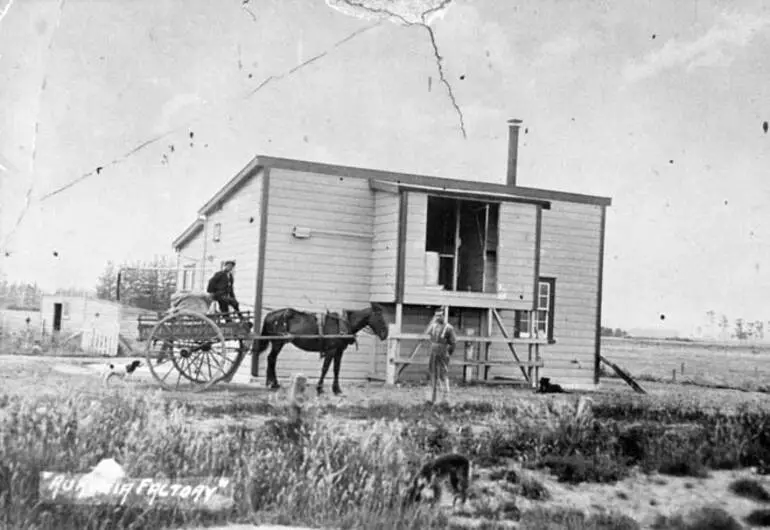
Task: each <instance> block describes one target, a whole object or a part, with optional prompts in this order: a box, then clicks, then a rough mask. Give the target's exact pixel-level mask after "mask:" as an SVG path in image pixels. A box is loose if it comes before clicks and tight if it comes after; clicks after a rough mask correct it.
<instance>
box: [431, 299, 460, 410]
mask: <svg viewBox="0 0 770 530" xmlns="http://www.w3.org/2000/svg"><path fill="white" fill-rule="evenodd" d="M427 332H428V335H429V336H430V337H429V340H430V360H429V362H428V370H429V371H430V378H431V380H430V382H431V394H430V396H431V397H430V398H429V399H430V401H431V403H435V402H436V387H437V386H438V385H439V384H441V385H442V393H443V394H444V399H445V400H448V399H449V358H450V356H451V355H452V354H453V353H454V351H455V345H456V344H457V335H456V334H455V328H454V326H452V324H450V323H449V322H447V319H446V315H445V309H444V308H443V307H442V308H439V309H438V310H437V311H436V312H435V314H434V315H433V319H432V320H431V323H430V325H429V326H428V331H427Z"/></svg>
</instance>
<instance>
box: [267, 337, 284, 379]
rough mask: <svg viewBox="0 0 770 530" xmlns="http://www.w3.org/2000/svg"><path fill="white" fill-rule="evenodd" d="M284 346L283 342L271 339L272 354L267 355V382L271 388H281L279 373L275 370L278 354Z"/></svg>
mask: <svg viewBox="0 0 770 530" xmlns="http://www.w3.org/2000/svg"><path fill="white" fill-rule="evenodd" d="M281 348H283V343H282V342H278V341H271V343H270V355H268V356H267V382H266V386H267V387H268V388H270V389H273V390H276V389H278V388H281V385H280V384H279V383H278V375H277V374H276V371H275V365H276V361H277V360H278V354H279V353H280V352H281Z"/></svg>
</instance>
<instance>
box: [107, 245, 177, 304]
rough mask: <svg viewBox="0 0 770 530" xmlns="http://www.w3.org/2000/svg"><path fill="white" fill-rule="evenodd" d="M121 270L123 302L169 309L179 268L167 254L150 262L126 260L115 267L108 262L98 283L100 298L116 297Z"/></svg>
mask: <svg viewBox="0 0 770 530" xmlns="http://www.w3.org/2000/svg"><path fill="white" fill-rule="evenodd" d="M118 270H120V271H121V281H120V301H121V302H124V303H126V304H129V305H133V306H136V307H141V308H143V309H152V310H163V309H167V308H168V307H169V305H170V302H171V295H172V294H173V293H174V291H175V290H176V271H175V270H174V267H173V262H172V260H171V259H169V258H167V257H156V258H155V259H154V260H152V261H149V262H142V261H135V262H125V263H123V264H122V265H121V266H119V267H118V266H116V265H115V263H113V262H107V265H106V266H105V270H104V272H102V274H101V275H100V276H99V278H98V280H97V283H96V293H97V297H99V298H101V299H103V300H113V301H114V300H116V299H117V288H118V285H117V280H118Z"/></svg>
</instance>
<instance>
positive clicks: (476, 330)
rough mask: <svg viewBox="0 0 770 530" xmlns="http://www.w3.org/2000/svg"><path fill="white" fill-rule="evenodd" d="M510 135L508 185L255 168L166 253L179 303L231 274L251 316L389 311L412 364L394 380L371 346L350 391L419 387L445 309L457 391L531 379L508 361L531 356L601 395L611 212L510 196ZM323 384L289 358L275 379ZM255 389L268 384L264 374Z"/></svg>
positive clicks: (575, 201) (306, 365)
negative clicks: (377, 307) (436, 320)
mask: <svg viewBox="0 0 770 530" xmlns="http://www.w3.org/2000/svg"><path fill="white" fill-rule="evenodd" d="M509 123H510V136H509V138H510V141H509V162H508V171H507V179H506V183H505V184H491V183H483V182H474V181H469V180H459V179H446V178H438V177H429V176H421V175H410V174H402V173H393V172H388V171H379V170H371V169H362V168H354V167H343V166H333V165H327V164H321V163H316V162H307V161H300V160H290V159H282V158H272V157H265V156H257V157H256V158H254V159H253V160H252V161H251V162H250V163H249V164H248V165H247V166H246V167H245V168H243V169H242V170H241V171H240V172H239V173H238V174H237V175H235V177H233V178H232V179H231V180H230V181H229V182H228V183H227V184H226V185H225V186H224V187H223V188H222V189H221V190H220V191H219V192H217V193H216V195H214V197H212V198H211V199H210V200H209V201H208V202H207V203H206V204H205V205H204V206H203V207H202V208H201V209H200V210H199V212H198V213H199V217H198V219H197V220H196V221H195V222H194V223H192V224H191V225H190V226H189V227H188V228H187V229H186V230H185V231H184V233H182V234H181V235H180V236H179V237H178V238H177V239H176V240H175V241H174V242H173V246H174V248H175V250H176V252H177V255H178V266H179V279H178V288H179V289H181V290H188V291H200V290H205V286H206V282H207V281H208V278H209V277H210V276H211V275H212V274H213V273H214V272H215V271H216V270H219V268H220V267H221V265H222V263H223V262H224V261H225V260H229V259H233V260H235V261H236V269H235V291H236V296H237V297H238V299H239V301H241V303H242V304H245V305H246V306H247V307H248V306H253V308H254V309H255V314H257V315H261V316H264V314H265V313H266V312H267V311H268V310H272V309H276V308H279V307H286V306H291V307H296V308H301V309H307V310H313V311H324V310H326V309H329V310H339V309H341V308H363V307H365V306H366V305H367V304H369V303H370V302H378V303H381V304H382V305H383V306H384V307H386V309H387V311H388V314H389V315H388V316H389V320H390V321H391V322H392V323H394V327H393V331H394V332H392V334H391V337H392V339H389V340H388V343H389V346H390V350H391V352H390V356H391V358H393V351H394V350H395V351H396V358H397V359H404V358H408V357H412V359H411V360H412V364H401V365H394V364H393V363H392V362H389V360H388V344H383V343H379V342H378V341H376V339H373V338H371V340H369V339H370V337H366V338H365V339H366V340H363V341H362V342H361V343H360V346H359V349H358V350H356V348H355V347H351V348H349V349H348V350H347V352H346V354H345V357H344V359H343V366H342V372H341V377H343V378H344V379H348V380H351V379H352V380H366V379H367V378H370V379H372V378H374V379H385V378H389V379H390V380H391V382H392V379H393V376H394V373H398V375H399V379H405V378H406V379H410V378H411V379H414V378H418V379H421V378H422V377H423V375H424V372H425V366H424V362H425V359H426V352H425V349H424V348H423V350H422V351H420V350H419V349H418V350H417V351H416V354H415V355H414V356H411V355H410V353H414V352H415V347H416V345H417V344H418V343H419V340H418V339H419V336H418V335H416V334H419V333H422V332H423V331H424V329H425V326H426V324H427V322H428V320H429V318H430V316H431V315H432V313H433V311H434V310H435V308H436V307H437V306H448V307H449V316H450V320H451V321H452V323H453V324H454V325H455V327H456V328H457V329H458V334H459V335H461V336H462V337H469V338H468V341H466V340H463V341H462V342H461V344H460V345H459V347H458V355H456V357H457V364H456V365H455V367H454V368H453V372H452V373H453V374H454V375H455V376H457V377H466V378H481V379H487V380H489V379H494V378H513V379H516V378H518V379H522V378H523V377H522V374H523V373H525V370H522V369H520V367H519V366H518V365H517V364H515V363H512V362H511V361H514V355H513V354H512V352H515V354H516V355H517V356H518V358H519V359H520V360H521V361H522V362H525V363H526V359H525V358H524V357H526V356H527V353H528V350H530V349H532V348H533V347H534V348H535V349H537V350H538V351H539V357H540V358H542V362H543V365H544V366H543V368H542V369H541V373H540V375H541V376H545V377H550V378H551V379H552V380H553V381H555V382H558V383H560V384H562V385H564V386H567V387H586V386H588V387H590V386H593V385H595V384H597V383H598V377H599V369H598V366H599V365H598V359H599V347H600V342H599V331H600V322H601V291H602V289H601V286H602V263H603V248H604V226H605V212H606V208H607V207H608V206H609V205H610V203H611V201H610V199H608V198H605V197H596V196H589V195H581V194H576V193H566V192H558V191H549V190H543V189H536V188H524V187H520V186H517V184H516V158H517V149H518V134H519V127H520V123H521V122H520V121H519V120H511V121H510V122H509ZM260 320H261V319H260ZM260 327H261V321H260V322H258V323H256V329H259V328H260ZM474 335H475V336H476V337H479V338H478V339H476V340H477V342H472V336H474ZM478 341H480V342H478ZM394 345H395V348H394ZM466 356H467V357H466ZM463 358H467V359H468V362H467V363H466V364H465V365H462V364H460V361H461V360H462V359H463ZM262 362H264V355H263V356H262ZM420 363H422V364H420ZM395 368H398V370H395ZM319 369H320V364H319V360H318V355H317V354H311V353H306V352H301V351H299V350H297V349H295V348H293V347H290V346H287V347H286V348H285V349H284V350H283V352H282V353H281V356H280V358H279V363H278V372H279V373H278V375H279V377H284V378H285V377H288V376H290V375H291V374H292V373H294V372H297V371H302V372H303V373H305V374H307V375H309V376H311V377H312V376H314V374H317V372H318V371H319ZM251 374H252V375H253V376H257V375H258V374H259V366H258V364H257V363H256V362H255V363H253V365H252V366H251ZM259 376H261V377H263V374H259Z"/></svg>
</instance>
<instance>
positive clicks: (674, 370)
mask: <svg viewBox="0 0 770 530" xmlns="http://www.w3.org/2000/svg"><path fill="white" fill-rule="evenodd" d="M671 381H672V382H674V383H676V368H672V369H671Z"/></svg>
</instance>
